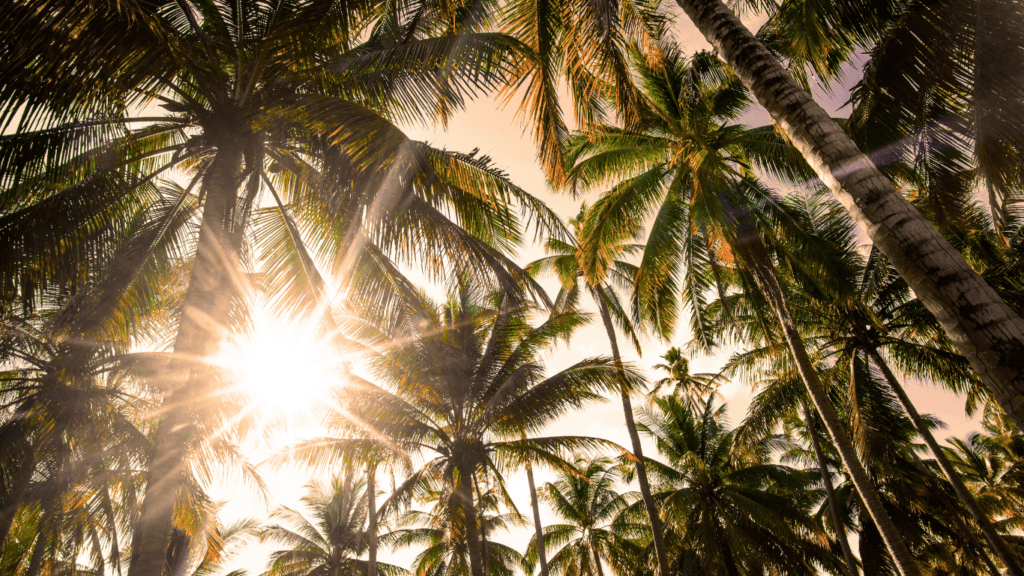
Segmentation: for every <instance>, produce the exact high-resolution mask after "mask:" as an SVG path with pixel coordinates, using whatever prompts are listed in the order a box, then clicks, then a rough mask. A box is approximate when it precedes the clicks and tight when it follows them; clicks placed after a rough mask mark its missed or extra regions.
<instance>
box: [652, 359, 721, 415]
mask: <svg viewBox="0 0 1024 576" xmlns="http://www.w3.org/2000/svg"><path fill="white" fill-rule="evenodd" d="M661 358H662V359H663V360H665V362H666V363H665V364H655V365H654V369H655V370H661V371H663V372H668V376H666V377H665V378H662V379H661V380H658V381H657V382H655V383H654V387H653V388H651V391H650V392H649V393H648V396H649V397H650V398H651V399H652V400H653V399H654V398H655V395H656V394H657V393H658V391H659V390H661V389H662V388H669V387H671V388H672V395H673V396H682V397H683V399H685V400H686V402H687V403H688V404H690V405H691V406H700V405H703V404H704V399H705V397H708V396H713V395H715V394H716V393H717V390H718V382H717V378H716V376H715V375H714V374H690V361H689V360H687V359H686V358H685V357H684V356H683V353H682V351H681V350H679V348H676V347H672V348H669V349H668V351H667V352H665V354H664V355H663V356H662V357H661Z"/></svg>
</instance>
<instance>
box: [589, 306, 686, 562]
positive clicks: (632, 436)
mask: <svg viewBox="0 0 1024 576" xmlns="http://www.w3.org/2000/svg"><path fill="white" fill-rule="evenodd" d="M595 292H597V293H596V294H595V296H596V298H595V299H596V300H597V305H598V307H599V308H600V310H601V320H602V321H604V328H605V330H606V331H607V332H608V341H609V342H610V343H611V346H612V357H613V358H614V359H615V365H616V366H617V367H618V369H619V372H620V373H621V374H622V375H623V387H622V388H621V390H620V393H621V395H622V412H623V413H624V414H625V416H626V429H627V430H628V431H629V440H630V442H631V443H632V445H633V456H635V457H636V478H637V481H638V482H639V484H640V495H641V496H642V497H643V500H644V508H646V509H647V518H648V519H649V520H650V522H651V536H652V540H653V542H654V553H655V554H656V555H657V557H658V570H659V572H658V573H659V574H660V576H668V575H669V574H671V572H670V570H669V566H668V554H667V553H666V552H665V539H664V536H663V534H664V532H663V530H662V527H661V517H660V516H659V515H658V508H657V507H656V506H655V504H654V497H653V496H652V495H651V485H650V484H649V483H648V481H647V465H646V464H644V451H643V447H642V446H641V445H640V434H639V433H637V431H636V422H635V421H634V420H633V405H632V403H631V402H630V401H629V392H628V391H627V390H626V388H625V372H626V370H625V368H623V366H622V356H620V355H619V342H618V340H617V339H616V338H615V326H613V325H612V319H611V316H610V315H609V314H608V306H607V304H605V301H604V294H603V293H602V292H601V288H598V289H597V290H596V291H595Z"/></svg>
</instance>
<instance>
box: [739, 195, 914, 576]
mask: <svg viewBox="0 0 1024 576" xmlns="http://www.w3.org/2000/svg"><path fill="white" fill-rule="evenodd" d="M722 202H723V204H724V205H725V207H726V209H725V211H726V215H727V217H728V218H729V219H730V221H731V224H732V225H733V233H734V234H735V236H734V237H732V238H729V240H730V244H731V247H732V249H733V251H734V252H735V253H736V254H738V255H739V256H740V258H741V259H742V260H743V262H744V264H746V268H747V270H748V271H749V272H750V273H751V275H752V276H753V277H754V281H755V283H757V286H758V288H759V289H760V290H761V292H762V294H764V296H765V299H766V300H767V301H768V304H769V305H770V306H771V307H772V310H774V311H775V314H776V316H778V319H779V324H780V326H781V327H782V331H783V334H784V336H785V338H786V342H787V344H788V345H789V350H790V352H791V353H792V354H793V359H794V361H795V362H796V366H797V371H798V372H799V373H800V378H801V379H802V380H803V382H804V385H805V386H806V387H807V392H808V393H809V395H810V397H811V401H812V402H813V403H814V407H815V408H817V410H818V414H820V415H821V419H822V421H823V422H824V423H825V428H826V429H827V430H828V433H829V436H831V438H832V443H833V444H834V445H835V446H836V449H837V450H838V451H839V455H840V457H842V460H843V464H844V465H845V466H846V470H847V471H848V472H849V473H850V479H851V480H852V482H853V485H854V487H855V488H856V489H857V494H859V495H860V498H861V501H863V502H864V506H865V508H867V510H868V513H869V514H870V515H871V518H872V519H873V520H874V521H875V526H877V527H878V531H879V533H880V534H881V536H882V540H883V541H884V542H885V545H886V547H888V549H889V553H890V554H891V555H892V557H893V560H894V561H895V562H896V566H897V568H898V570H899V571H900V573H901V574H903V576H919V575H920V574H921V571H920V568H919V567H918V565H917V561H916V560H914V557H913V556H911V554H910V551H909V550H908V549H907V546H906V544H905V543H904V542H903V538H902V537H901V536H900V533H899V531H898V530H897V529H896V526H895V525H894V524H893V523H892V519H891V518H890V517H889V514H888V513H887V512H886V511H885V508H884V507H883V505H882V500H881V498H879V496H878V492H877V491H876V490H875V487H874V486H873V485H872V484H871V478H870V477H869V476H868V473H867V470H865V469H864V465H863V464H861V462H860V459H859V457H858V456H857V451H856V449H855V448H854V446H853V442H852V441H851V440H850V436H849V434H847V432H846V428H844V427H843V423H842V421H841V420H840V419H839V415H838V414H836V411H835V407H833V406H832V401H831V399H830V398H829V397H828V392H826V390H825V387H824V386H823V385H822V384H821V381H820V380H819V379H818V373H817V371H816V370H815V369H814V365H813V364H811V359H810V357H809V356H808V354H807V349H806V347H805V346H804V341H803V338H802V337H801V336H800V332H799V331H798V330H797V327H796V322H795V321H794V320H793V316H792V314H791V313H790V310H789V302H788V301H787V300H786V297H785V295H784V294H783V292H782V286H780V285H779V281H778V277H777V276H776V275H775V268H774V267H773V266H772V264H771V259H770V258H769V256H768V252H767V249H766V248H765V246H764V243H763V242H762V240H761V236H760V234H758V232H757V228H756V227H755V226H754V222H753V220H752V218H751V215H750V212H749V210H747V209H746V208H745V207H742V206H736V205H734V204H733V203H732V202H731V201H730V200H729V199H728V198H727V197H723V198H722Z"/></svg>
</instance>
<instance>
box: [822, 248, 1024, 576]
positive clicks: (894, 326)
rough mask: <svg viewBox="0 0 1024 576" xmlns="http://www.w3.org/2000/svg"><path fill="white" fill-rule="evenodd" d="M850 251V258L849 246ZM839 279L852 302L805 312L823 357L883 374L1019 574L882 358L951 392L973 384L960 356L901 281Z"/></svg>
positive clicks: (988, 534)
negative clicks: (947, 384) (821, 341)
mask: <svg viewBox="0 0 1024 576" xmlns="http://www.w3.org/2000/svg"><path fill="white" fill-rule="evenodd" d="M850 248H851V255H852V254H853V253H854V252H853V251H852V248H853V247H852V246H850ZM877 261H878V260H877V258H876V259H875V262H877ZM880 276H881V277H882V278H879V277H880ZM837 280H839V281H837V282H836V285H838V286H843V287H846V288H848V289H850V290H852V291H853V297H851V298H845V299H841V300H840V301H841V302H843V304H840V305H838V306H837V305H835V300H833V305H832V306H828V307H827V308H821V307H820V306H821V305H822V304H824V303H823V302H821V301H818V302H817V304H818V305H814V304H813V301H812V304H811V306H808V307H806V308H804V309H805V310H806V311H807V315H808V316H818V318H816V319H809V320H810V321H811V322H817V323H818V328H817V330H815V331H816V332H818V333H821V334H823V335H827V336H825V338H827V339H828V341H827V343H825V345H824V346H823V348H825V350H823V351H822V352H823V353H825V354H836V355H840V356H847V357H848V358H847V362H846V363H847V364H849V363H850V362H854V361H856V357H857V355H858V354H862V355H863V356H864V361H865V362H866V363H867V364H868V366H871V365H874V366H875V367H876V368H877V369H878V370H879V371H880V372H881V374H882V376H883V378H884V380H885V382H886V383H888V385H889V387H890V388H891V389H892V391H893V393H894V394H895V395H896V398H897V399H898V400H899V403H900V406H901V407H902V408H903V410H904V411H905V412H906V414H907V416H908V417H909V418H910V421H911V422H912V423H913V424H914V427H915V428H916V429H917V432H918V434H920V435H921V438H922V439H923V440H924V441H925V444H926V445H927V446H928V448H929V450H930V451H931V453H932V456H933V457H934V458H935V462H936V463H937V464H938V466H939V468H940V470H942V473H943V475H944V476H945V477H946V479H947V480H948V481H949V483H950V485H951V486H952V487H953V490H954V492H955V493H956V495H957V497H958V498H959V499H960V501H961V502H962V503H963V505H964V506H965V507H966V508H967V510H968V511H969V512H970V514H971V517H972V518H973V519H974V521H975V522H976V523H977V524H978V526H979V527H980V528H981V531H982V533H983V534H984V535H985V539H986V540H987V541H988V543H989V545H990V546H991V547H992V550H993V551H995V553H996V555H997V556H998V557H999V559H1000V560H1001V561H1002V562H1003V564H1004V565H1005V566H1006V568H1007V570H1008V571H1009V573H1010V574H1016V575H1020V574H1022V572H1021V569H1020V566H1019V565H1018V562H1017V560H1016V558H1015V557H1014V554H1013V552H1012V551H1011V550H1010V549H1009V548H1008V547H1007V545H1006V542H1005V541H1004V540H1003V537H1002V536H1001V535H1000V534H999V532H998V531H997V530H996V528H995V526H994V525H993V523H992V521H991V520H990V519H989V517H988V515H986V514H985V512H984V511H982V509H981V508H980V507H979V506H978V503H977V501H976V500H975V498H974V496H973V495H972V494H971V491H970V490H969V489H968V488H967V486H966V484H964V481H963V480H962V479H961V477H960V474H959V473H958V472H957V471H956V468H955V467H954V466H953V464H952V463H951V462H950V461H949V459H947V458H946V454H945V450H944V449H943V448H942V447H941V446H940V445H939V443H938V441H937V440H936V439H935V436H934V435H933V434H932V432H931V429H930V426H929V424H928V423H927V422H926V421H925V419H924V417H922V416H921V414H920V413H918V411H917V409H916V408H915V407H914V404H913V403H912V402H911V401H910V397H909V396H907V393H906V391H905V390H904V388H903V385H902V383H901V382H900V381H899V379H898V378H897V377H896V375H895V374H894V373H893V371H892V369H891V368H890V366H889V364H888V363H887V362H886V360H885V359H884V358H883V356H882V354H883V353H886V354H887V355H890V356H895V357H896V358H898V359H900V360H901V361H902V363H903V364H905V365H906V366H907V368H908V371H909V372H911V373H914V374H924V373H928V372H932V373H933V374H934V375H935V377H936V379H937V380H939V381H942V380H946V381H951V384H952V385H953V386H954V387H957V385H958V384H959V385H961V386H963V385H964V383H965V384H966V386H970V385H972V384H973V383H972V382H971V380H972V379H973V378H972V374H970V373H969V372H967V371H966V370H965V368H966V366H957V364H958V363H957V360H958V357H956V356H954V355H953V353H952V352H951V351H950V350H949V348H950V346H949V344H948V343H947V342H945V341H944V340H945V339H944V338H943V336H944V335H943V334H941V332H940V333H936V332H935V330H934V328H937V327H933V326H932V319H931V317H930V316H928V315H922V314H921V313H920V310H919V309H918V307H917V306H915V304H916V302H912V301H909V300H910V295H909V294H908V293H907V291H906V286H905V284H904V283H903V282H902V281H901V280H899V281H896V282H893V281H892V279H885V278H884V273H872V271H870V270H866V271H865V272H864V273H863V274H862V275H861V276H860V278H846V279H837ZM893 284H896V285H895V286H893ZM847 302H848V303H849V304H846V303H847ZM812 330H813V329H812ZM965 372H967V373H966V374H965ZM965 381H966V382H965Z"/></svg>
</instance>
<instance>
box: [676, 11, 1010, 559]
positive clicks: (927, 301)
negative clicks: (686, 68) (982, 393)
mask: <svg viewBox="0 0 1024 576" xmlns="http://www.w3.org/2000/svg"><path fill="white" fill-rule="evenodd" d="M677 3H678V4H679V6H680V7H681V8H682V9H683V11H684V12H685V13H686V14H687V16H689V17H690V20H691V21H693V23H694V24H695V25H696V26H697V28H698V29H699V30H700V31H701V33H702V34H703V35H704V37H705V38H706V39H707V40H708V42H710V43H711V45H712V46H713V47H714V48H715V50H716V51H717V52H718V53H719V54H721V55H722V58H723V59H724V60H725V61H726V62H727V63H728V64H729V66H730V67H731V68H732V69H733V70H734V71H735V72H736V74H737V76H739V78H740V79H741V80H742V81H743V84H744V85H745V86H747V87H748V88H749V89H750V90H751V92H752V93H753V95H754V97H755V98H756V99H757V101H758V102H759V103H760V104H761V105H762V106H764V107H765V108H766V109H767V110H768V112H769V114H771V116H772V118H773V119H774V120H775V121H776V123H777V124H778V126H779V128H780V129H781V130H782V131H783V132H784V133H785V135H786V137H787V138H788V139H789V140H790V141H791V142H793V144H794V145H795V146H796V148H797V149H799V150H800V153H801V154H802V155H803V157H804V158H805V159H806V160H807V163H808V164H809V165H810V166H812V167H813V168H814V170H815V172H816V173H817V174H818V177H819V178H820V179H821V180H822V181H823V182H824V183H825V184H826V185H828V187H829V188H830V189H831V190H832V193H833V194H834V195H835V196H836V197H837V198H838V199H839V200H840V202H841V204H842V205H843V206H844V207H845V208H846V209H847V210H848V211H849V212H850V215H851V216H852V217H853V219H854V221H855V222H857V224H858V225H860V226H861V227H863V229H865V230H867V232H868V236H869V237H870V239H871V241H872V242H873V243H874V245H875V246H876V247H877V248H878V249H879V250H880V251H881V252H882V253H883V254H885V256H886V257H887V258H888V259H889V260H890V262H892V264H893V267H894V268H895V269H896V270H897V272H898V273H899V274H900V275H901V276H902V277H903V278H904V279H905V280H906V281H907V283H908V284H909V285H910V288H911V289H912V290H913V291H914V293H915V294H917V295H918V297H919V298H920V299H921V302H922V303H923V304H924V305H925V307H926V308H927V309H928V311H929V312H931V313H932V314H933V315H934V316H935V317H936V318H937V319H938V320H939V322H940V323H941V325H942V327H943V329H944V330H945V331H946V333H947V334H948V335H949V337H950V339H951V340H952V341H953V342H955V343H956V345H957V347H958V348H959V350H960V352H961V353H962V354H963V355H964V356H965V357H966V358H967V359H968V360H969V361H970V363H971V366H972V367H973V368H974V369H975V371H977V372H978V374H979V375H980V377H981V379H982V381H983V382H984V383H985V385H986V386H987V387H988V388H989V390H990V391H991V393H992V394H993V395H994V396H995V397H996V398H997V399H998V400H999V403H1000V404H1001V405H1002V406H1003V408H1004V409H1005V410H1006V412H1007V413H1008V414H1011V415H1012V417H1013V418H1014V419H1015V420H1016V421H1017V422H1018V425H1024V402H1019V401H1018V400H1017V398H1018V397H1019V396H1021V394H1022V393H1024V387H1022V386H1021V384H1020V383H1021V382H1024V364H1022V363H1021V362H1020V361H1019V358H1020V357H1021V354H1020V351H1021V347H1022V346H1024V319H1021V317H1020V316H1019V315H1017V314H1016V313H1015V312H1014V311H1013V310H1012V309H1010V308H1009V307H1008V306H1007V305H1006V303H1004V302H1003V301H1002V300H1001V299H1000V298H999V296H998V295H997V294H996V292H995V291H994V290H993V289H992V288H991V287H990V286H989V285H988V284H986V283H985V281H984V280H983V279H982V278H981V276H980V275H979V274H978V273H977V272H975V271H974V270H972V269H971V267H970V266H969V265H968V264H967V263H966V262H965V261H964V259H963V258H962V257H961V256H960V254H959V253H958V252H957V251H956V250H955V249H954V248H953V247H952V246H951V245H950V244H949V243H948V242H947V241H946V240H945V239H944V238H943V237H942V235H941V234H940V233H939V232H938V231H937V230H936V229H935V228H934V227H933V226H932V225H931V224H930V223H929V222H928V221H927V220H926V219H925V218H924V216H922V215H921V213H920V212H918V211H917V210H915V209H914V208H913V206H911V205H910V203H909V202H908V201H907V200H906V199H905V198H904V197H903V196H902V194H900V192H899V191H898V190H897V189H896V188H895V187H894V186H893V185H892V183H891V182H890V181H889V180H888V179H887V178H886V177H885V176H884V175H883V174H882V173H881V172H879V170H878V168H877V167H876V166H875V165H874V163H873V162H872V161H871V160H870V159H868V157H867V156H865V155H864V154H863V153H862V152H861V151H860V150H859V149H858V148H857V146H856V145H855V144H854V143H853V141H851V140H850V138H849V137H848V136H847V135H846V134H845V132H843V130H842V128H841V127H840V126H839V124H837V123H836V122H835V121H834V120H833V119H832V118H831V117H830V116H829V115H828V114H827V113H826V112H825V111H824V110H823V109H822V108H821V106H819V105H818V104H817V103H816V102H815V101H814V100H813V99H812V98H811V95H810V94H809V93H808V92H807V91H806V90H804V89H803V88H802V87H801V86H800V85H799V84H798V83H797V82H796V81H794V80H793V78H792V77H790V76H789V75H788V74H787V73H786V70H785V69H784V68H783V67H782V65H781V64H780V63H779V61H778V60H777V59H776V58H775V57H774V56H773V55H772V54H771V53H770V52H769V51H768V50H767V49H766V48H765V47H764V46H763V45H762V44H761V43H760V42H758V41H757V39H756V38H754V36H753V35H752V34H751V33H750V31H749V30H747V29H746V28H745V27H744V26H743V24H742V23H741V22H740V21H739V19H738V18H737V17H736V15H735V14H734V13H733V12H732V11H731V10H729V8H727V7H726V6H725V4H724V3H723V2H721V0H677ZM887 539H888V537H887ZM901 556H902V555H901ZM898 562H899V564H900V569H901V571H902V572H903V573H904V574H916V573H917V572H918V571H917V570H916V569H915V568H914V567H913V566H912V560H911V559H910V558H909V557H904V558H901V559H900V560H898Z"/></svg>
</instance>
